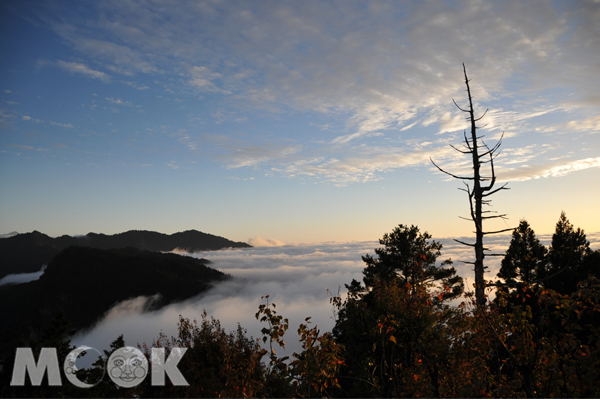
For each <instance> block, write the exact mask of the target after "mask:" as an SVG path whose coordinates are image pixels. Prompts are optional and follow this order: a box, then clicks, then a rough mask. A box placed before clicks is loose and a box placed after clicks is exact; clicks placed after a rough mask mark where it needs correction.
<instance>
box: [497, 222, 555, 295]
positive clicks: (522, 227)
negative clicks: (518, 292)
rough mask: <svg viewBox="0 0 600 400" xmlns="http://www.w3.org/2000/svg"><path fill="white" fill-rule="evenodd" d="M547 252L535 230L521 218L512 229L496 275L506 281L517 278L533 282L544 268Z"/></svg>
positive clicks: (511, 281) (512, 280) (509, 281)
mask: <svg viewBox="0 0 600 400" xmlns="http://www.w3.org/2000/svg"><path fill="white" fill-rule="evenodd" d="M547 253H548V250H547V249H546V247H545V246H544V245H543V244H541V243H540V241H539V240H538V239H537V238H536V237H535V232H534V231H533V229H531V227H530V226H529V223H528V222H527V221H526V220H524V219H523V220H521V222H520V223H519V227H518V228H515V230H514V231H513V234H512V240H511V241H510V246H509V247H508V250H507V251H506V255H505V256H504V259H503V260H502V267H501V268H500V272H498V275H497V276H498V278H501V279H503V280H504V281H505V282H507V283H513V282H515V281H516V280H517V279H518V280H520V281H522V282H533V281H535V280H536V279H537V278H538V275H539V274H540V273H543V271H544V270H545V268H546V254H547Z"/></svg>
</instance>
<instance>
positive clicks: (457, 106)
mask: <svg viewBox="0 0 600 400" xmlns="http://www.w3.org/2000/svg"><path fill="white" fill-rule="evenodd" d="M452 101H453V102H454V105H455V106H456V108H458V109H459V110H460V111H462V112H466V113H468V112H469V111H468V110H463V109H462V108H461V107H460V106H459V105H458V104H456V101H454V99H452Z"/></svg>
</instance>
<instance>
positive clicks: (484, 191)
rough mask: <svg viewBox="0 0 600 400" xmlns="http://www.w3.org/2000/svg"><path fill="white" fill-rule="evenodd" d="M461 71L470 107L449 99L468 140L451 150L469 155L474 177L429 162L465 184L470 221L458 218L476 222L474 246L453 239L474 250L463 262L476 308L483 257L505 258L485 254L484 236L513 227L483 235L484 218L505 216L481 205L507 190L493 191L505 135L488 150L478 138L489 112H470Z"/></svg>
mask: <svg viewBox="0 0 600 400" xmlns="http://www.w3.org/2000/svg"><path fill="white" fill-rule="evenodd" d="M463 71H464V74H465V84H466V85H467V94H468V97H469V107H468V108H467V109H464V108H462V107H460V106H459V105H458V104H457V103H456V101H454V99H452V101H453V102H454V105H455V106H456V107H457V108H458V109H459V110H460V111H462V112H464V113H467V114H468V115H469V116H468V117H467V118H466V119H467V121H468V122H469V124H470V125H471V137H470V138H469V137H467V132H466V131H464V142H463V146H464V149H459V148H456V147H455V146H453V145H450V147H452V148H453V149H454V150H456V151H458V152H459V153H462V154H470V155H471V156H472V160H473V176H459V175H454V174H451V173H450V172H447V171H445V170H443V169H442V168H440V167H439V166H438V165H437V164H436V163H435V162H434V161H433V160H432V159H431V158H430V160H431V162H432V163H433V165H435V166H436V168H437V169H439V170H440V171H441V172H443V173H445V174H446V175H450V176H451V177H453V178H455V179H460V180H462V181H463V183H464V185H465V186H466V189H464V188H459V189H460V190H462V191H464V192H466V193H467V194H468V196H469V206H470V209H471V218H464V217H460V218H463V219H467V220H472V221H473V222H474V223H475V232H474V233H475V235H476V236H475V243H466V242H462V241H460V240H457V239H454V240H455V241H457V242H458V243H461V244H463V245H465V246H471V247H473V248H474V249H475V262H467V261H465V262H466V263H467V264H473V265H474V266H475V299H476V302H477V306H478V307H479V308H481V307H483V306H484V305H485V287H486V285H485V280H484V271H485V269H486V268H487V267H486V266H484V265H483V259H484V258H485V256H486V255H488V256H504V254H486V253H485V252H486V251H489V249H488V248H486V247H484V246H483V237H484V236H485V235H491V234H494V233H501V232H506V231H512V230H513V229H514V228H507V229H502V230H499V231H491V232H485V231H484V230H483V221H484V220H485V219H492V218H501V219H506V214H499V215H488V214H490V213H493V211H484V210H483V206H484V205H485V206H489V205H490V201H491V200H488V199H486V198H487V197H488V196H491V195H492V194H494V193H497V192H499V191H500V190H503V189H508V188H507V187H506V185H507V184H506V183H505V184H504V185H502V186H500V187H498V188H496V189H494V185H495V184H496V173H495V171H494V159H495V158H496V157H497V156H498V154H499V153H498V149H499V148H500V145H501V144H502V138H503V137H504V134H502V137H500V140H498V142H497V143H496V145H495V146H493V147H491V148H490V147H489V146H488V145H487V144H486V143H485V142H484V141H483V137H484V136H477V129H478V128H483V127H484V126H485V125H484V126H481V127H479V126H477V122H478V121H481V119H482V118H483V117H484V116H485V114H486V113H487V112H488V110H489V109H488V110H485V112H484V113H483V114H482V115H481V116H480V117H478V118H475V111H474V110H473V98H472V96H471V88H470V86H469V82H470V80H469V78H468V77H467V68H466V67H465V64H464V63H463ZM486 163H489V176H487V175H482V172H481V167H482V165H483V164H486ZM470 183H471V184H472V187H471V185H470Z"/></svg>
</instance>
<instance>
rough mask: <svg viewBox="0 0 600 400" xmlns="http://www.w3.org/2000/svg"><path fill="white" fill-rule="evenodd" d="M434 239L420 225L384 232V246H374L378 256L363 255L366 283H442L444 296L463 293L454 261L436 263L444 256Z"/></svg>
mask: <svg viewBox="0 0 600 400" xmlns="http://www.w3.org/2000/svg"><path fill="white" fill-rule="evenodd" d="M430 239H431V235H429V234H428V233H427V232H425V233H423V234H421V233H420V232H419V228H418V227H416V226H414V225H412V226H410V227H408V226H404V225H398V227H396V228H395V229H394V230H393V231H392V233H389V234H388V233H386V234H384V235H383V239H380V240H379V244H381V245H383V246H384V247H380V248H378V249H375V254H377V257H376V258H375V257H373V256H371V255H368V254H367V255H366V256H363V258H362V259H363V261H364V262H365V263H366V264H367V267H366V268H365V269H364V271H363V274H364V282H365V285H366V287H367V288H369V287H373V286H375V285H376V284H377V282H396V283H397V284H398V285H406V284H409V285H412V286H413V287H421V286H423V287H426V288H429V287H432V286H433V285H435V284H437V285H443V286H446V287H447V289H445V290H443V295H442V296H443V299H444V300H450V299H453V298H456V297H457V296H460V295H461V294H462V292H463V283H462V278H461V277H459V276H456V269H455V268H454V267H452V261H450V260H446V261H444V262H442V263H441V265H439V266H438V265H436V260H437V257H439V256H440V255H441V252H440V250H441V249H442V245H441V244H440V243H438V242H436V241H435V240H432V241H431V242H429V240H430Z"/></svg>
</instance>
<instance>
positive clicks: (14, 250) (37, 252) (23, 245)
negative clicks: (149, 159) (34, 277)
mask: <svg viewBox="0 0 600 400" xmlns="http://www.w3.org/2000/svg"><path fill="white" fill-rule="evenodd" d="M70 246H83V247H92V248H99V249H105V250H107V249H120V248H126V247H134V248H136V249H139V250H148V251H172V250H174V249H179V250H185V251H187V252H190V253H191V252H194V251H206V250H221V249H225V248H247V247H252V246H250V245H249V244H247V243H244V242H234V241H231V240H229V239H226V238H224V237H221V236H216V235H211V234H209V233H204V232H200V231H198V230H195V229H191V230H187V231H183V232H176V233H173V234H165V233H160V232H155V231H147V230H129V231H126V232H121V233H116V234H113V235H105V234H103V233H94V232H90V233H88V234H87V235H85V236H69V235H62V236H58V237H56V238H53V237H50V236H48V235H46V234H44V233H42V232H39V231H37V230H34V231H32V232H28V233H21V234H17V235H14V236H11V237H5V238H0V279H1V278H3V277H5V276H6V275H9V274H19V273H29V272H37V271H39V270H40V268H41V267H42V265H43V264H47V263H49V262H50V261H51V260H52V259H53V258H54V257H55V256H56V255H58V254H59V253H60V252H61V251H62V250H64V249H66V248H68V247H70Z"/></svg>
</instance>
